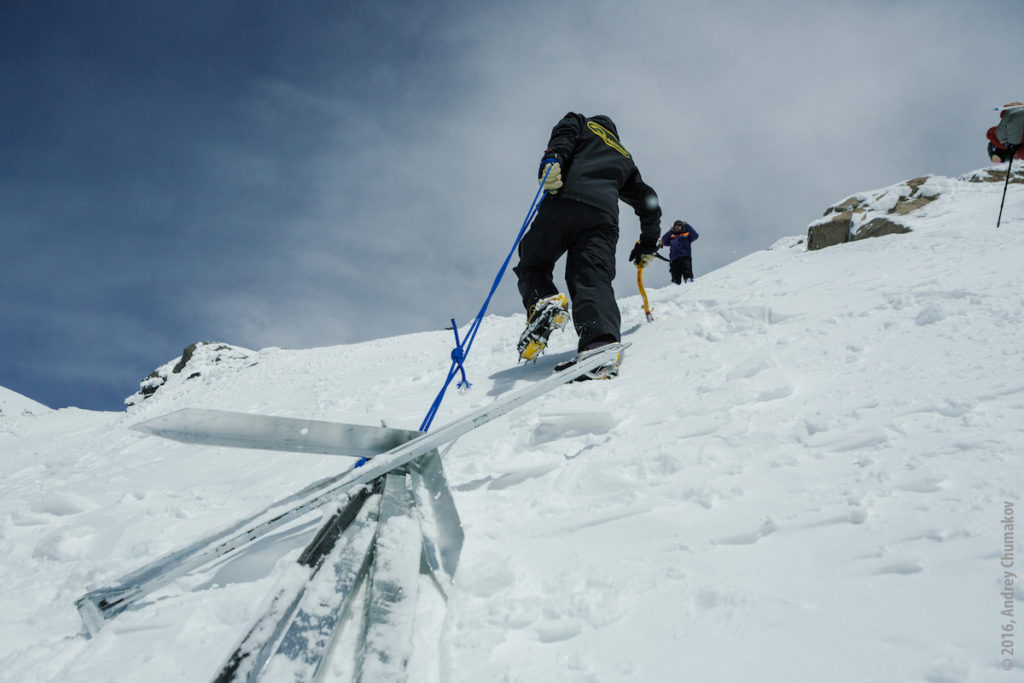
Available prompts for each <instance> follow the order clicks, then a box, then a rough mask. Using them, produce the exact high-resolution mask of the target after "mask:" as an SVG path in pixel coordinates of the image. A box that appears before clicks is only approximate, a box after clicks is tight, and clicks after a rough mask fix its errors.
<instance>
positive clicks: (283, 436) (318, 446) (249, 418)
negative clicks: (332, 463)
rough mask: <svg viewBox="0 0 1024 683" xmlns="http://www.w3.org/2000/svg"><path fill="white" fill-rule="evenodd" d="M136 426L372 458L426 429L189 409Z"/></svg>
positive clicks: (202, 439)
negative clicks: (383, 430)
mask: <svg viewBox="0 0 1024 683" xmlns="http://www.w3.org/2000/svg"><path fill="white" fill-rule="evenodd" d="M133 429H136V430H138V431H140V432H146V433H147V434H153V435H154V436H161V437H163V438H165V439H172V440H174V441H180V442H182V443H193V444H201V445H204V446H227V447H229V448H253V449H261V450H270V451H285V452H289V453H319V454H323V455H346V456H350V457H353V458H372V457H373V456H375V455H378V454H379V453H383V452H384V451H387V450H390V449H392V448H394V447H395V446H398V445H399V444H402V443H405V442H406V441H409V440H410V439H413V438H415V437H417V436H419V434H420V432H414V431H411V430H400V429H388V430H387V432H386V433H385V432H382V431H381V428H380V427H367V426H365V425H354V424H344V423H341V422H325V421H322V420H304V419H300V418H293V417H274V416H270V415H252V414H249V413H235V412H231V411H228V410H208V409H205V408H184V409H182V410H177V411H175V412H173V413H168V414H167V415H162V416H160V417H157V418H153V419H152V420H147V421H146V422H140V423H139V424H137V425H135V426H134V427H133Z"/></svg>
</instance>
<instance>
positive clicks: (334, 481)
mask: <svg viewBox="0 0 1024 683" xmlns="http://www.w3.org/2000/svg"><path fill="white" fill-rule="evenodd" d="M628 346H629V344H609V345H608V346H606V347H602V348H601V349H600V352H599V353H596V354H594V355H592V356H590V357H588V358H586V359H581V360H580V361H579V362H578V363H576V364H574V365H572V366H570V367H568V368H565V369H564V370H560V371H558V372H555V373H553V374H552V375H550V376H549V377H547V378H545V379H542V380H540V381H538V382H533V383H530V384H527V385H526V386H524V387H522V388H521V389H518V390H513V391H509V392H506V393H505V394H502V395H501V396H499V397H498V398H496V399H495V400H494V401H493V402H492V403H490V404H489V405H487V406H483V407H481V408H478V409H476V410H474V411H472V412H470V413H469V414H468V415H465V416H463V417H461V418H458V419H456V420H454V421H452V422H450V423H448V424H447V425H445V426H443V427H441V428H440V429H437V430H436V431H432V432H425V433H420V434H419V435H418V436H416V437H415V438H413V439H412V440H410V441H408V442H406V443H404V444H401V445H399V446H395V447H394V448H391V449H390V450H388V451H386V452H384V453H381V454H380V455H377V456H375V457H374V458H373V459H372V460H368V461H366V462H365V464H363V465H362V466H361V467H360V466H358V465H357V467H355V468H354V469H350V470H347V471H345V472H342V473H340V474H338V475H335V476H333V477H328V478H326V479H322V480H320V481H317V482H314V483H312V484H310V485H309V486H307V487H306V488H304V489H302V490H301V491H299V492H298V493H295V494H292V495H290V496H287V497H286V498H283V499H281V500H279V501H277V502H275V503H272V504H271V505H270V506H269V507H267V508H266V509H265V510H263V511H262V512H260V513H257V514H256V515H253V516H252V517H249V518H247V519H244V520H242V521H240V522H236V523H235V524H233V525H231V526H230V527H228V528H227V529H224V530H223V531H220V532H218V533H215V534H212V535H210V536H207V537H206V538H203V539H201V540H199V541H196V542H195V543H192V544H191V545H188V546H186V547H184V548H181V549H179V550H176V551H174V552H172V553H170V554H168V555H165V556H163V557H161V558H158V559H157V560H155V561H153V562H151V563H149V564H147V565H145V566H143V567H141V568H139V569H136V570H135V571H133V572H131V573H129V574H127V575H126V576H124V577H122V578H121V580H120V581H118V582H117V583H116V584H114V585H112V586H108V587H104V588H99V589H96V590H93V591H90V592H88V593H86V594H85V595H84V596H82V597H81V598H79V599H78V600H77V601H75V605H76V607H77V608H78V611H79V614H80V615H81V617H82V621H83V622H84V624H85V627H86V629H87V632H88V633H89V634H90V635H91V634H95V633H98V632H99V630H100V629H102V627H103V625H104V624H105V623H106V621H108V620H109V619H111V618H113V617H115V616H116V615H118V614H120V613H121V612H123V611H124V610H125V609H127V608H129V607H130V606H131V605H133V604H134V603H136V602H137V601H138V600H139V599H141V598H143V597H145V596H146V595H148V594H150V593H152V592H153V591H154V590H156V589H157V588H159V587H161V586H164V585H166V584H167V583H169V582H170V581H172V580H174V579H176V578H178V577H179V576H182V575H183V574H186V573H187V572H189V571H191V570H193V569H196V568H198V567H201V566H202V565H204V564H206V563H207V562H210V561H212V560H215V559H217V558H218V557H221V556H223V555H225V554H227V553H229V552H232V551H235V550H237V549H239V548H241V547H243V546H245V545H247V544H249V543H250V542H252V541H253V540H255V539H257V538H259V537H261V536H263V535H264V534H267V533H269V532H271V531H273V530H274V529H276V528H278V527H280V526H282V525H283V524H286V523H288V522H290V521H292V520H294V519H296V518H298V517H300V516H302V515H305V514H306V513H308V512H312V511H313V510H316V509H318V508H320V507H322V506H323V505H325V504H327V503H330V502H336V503H339V504H340V503H341V502H342V500H343V496H348V495H349V492H351V491H352V490H353V489H356V488H357V487H360V486H363V485H365V484H366V483H368V482H371V481H373V480H374V479H376V478H378V477H380V476H382V475H384V474H387V473H388V472H390V471H392V470H394V469H396V468H398V467H401V466H403V465H405V464H407V463H409V462H411V461H412V460H414V459H415V458H417V457H419V456H421V455H423V454H425V453H428V452H430V451H431V450H434V449H435V448H437V447H438V446H440V445H442V444H445V443H447V442H449V441H453V440H455V439H457V438H458V437H460V436H462V435H463V434H466V433H467V432H470V431H472V430H473V429H476V428H477V427H480V426H482V425H484V424H486V423H488V422H490V421H491V420H494V419H495V418H498V417H500V416H502V415H504V414H505V413H507V412H509V411H511V410H513V409H514V408H517V407H519V406H520V405H523V404H524V403H527V402H528V401H530V400H532V399H534V398H537V397H539V396H542V395H543V394H545V393H547V392H549V391H551V390H552V389H555V388H557V387H559V386H561V385H562V384H565V383H566V382H570V381H572V380H574V379H576V378H577V377H579V376H580V375H583V374H584V373H587V372H589V371H590V370H592V369H594V368H597V367H599V366H601V365H603V364H605V363H606V362H607V361H608V359H610V358H611V357H613V356H615V355H617V354H618V353H619V352H620V351H622V350H623V349H625V348H626V347H628ZM362 462H363V461H362V460H361V461H359V463H362Z"/></svg>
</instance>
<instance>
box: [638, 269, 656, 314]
mask: <svg viewBox="0 0 1024 683" xmlns="http://www.w3.org/2000/svg"><path fill="white" fill-rule="evenodd" d="M636 286H637V287H639V288H640V296H641V297H643V300H644V315H646V316H647V322H649V323H653V322H654V316H653V315H651V304H650V303H649V302H648V301H647V290H645V289H644V267H643V266H642V265H640V264H639V263H638V264H636Z"/></svg>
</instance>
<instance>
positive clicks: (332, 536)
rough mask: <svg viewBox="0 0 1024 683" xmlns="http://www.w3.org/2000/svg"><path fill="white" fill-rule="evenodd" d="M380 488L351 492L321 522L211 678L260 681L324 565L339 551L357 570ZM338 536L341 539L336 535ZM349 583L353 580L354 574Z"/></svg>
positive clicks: (366, 547)
mask: <svg viewBox="0 0 1024 683" xmlns="http://www.w3.org/2000/svg"><path fill="white" fill-rule="evenodd" d="M379 489H380V487H379V486H375V487H374V490H373V492H372V495H371V493H370V492H369V491H364V492H363V493H361V494H360V495H358V496H355V497H353V498H352V499H351V500H350V501H349V502H348V504H347V505H346V506H345V507H344V508H343V509H341V510H339V511H338V512H337V513H335V514H334V515H333V516H332V518H331V519H330V520H329V521H328V522H327V523H326V524H324V525H323V527H321V529H320V531H319V533H317V535H316V537H315V538H314V539H313V541H312V542H310V544H309V545H308V546H307V547H306V549H305V550H304V551H303V553H302V555H301V556H300V557H299V559H298V560H297V562H296V564H295V565H294V566H293V567H292V568H290V570H289V571H286V572H285V574H284V576H283V577H282V579H281V580H280V581H279V582H278V584H279V587H278V588H277V589H276V590H275V592H274V594H273V596H272V597H271V598H270V599H269V600H268V601H266V602H265V605H266V606H265V607H264V609H263V611H262V612H261V613H260V616H259V617H258V618H257V619H256V622H255V623H254V624H253V625H252V627H251V628H250V629H249V630H248V631H247V632H246V634H245V636H244V637H243V638H242V641H241V642H240V643H239V644H238V646H237V647H236V648H235V650H234V652H232V653H231V655H230V656H229V657H228V659H227V662H225V664H224V666H222V667H221V670H220V672H219V673H218V674H217V676H216V677H215V678H214V683H229V682H234V681H247V682H252V681H257V680H259V677H260V672H261V671H262V670H263V667H264V665H265V664H266V662H267V659H268V658H269V656H270V651H271V648H272V647H273V646H274V644H275V643H276V642H277V641H278V640H279V639H280V637H281V634H282V633H283V632H284V629H285V627H286V626H287V625H288V623H289V621H290V620H291V619H292V618H293V615H294V614H295V613H296V610H297V608H298V605H299V603H300V600H301V599H302V598H303V596H304V595H306V593H307V591H308V590H309V586H310V585H312V584H313V583H314V579H315V578H316V576H317V575H318V573H319V571H320V569H321V567H322V566H323V565H324V564H334V563H337V562H338V561H339V558H338V556H339V555H342V556H343V559H342V560H341V561H343V562H346V563H348V565H349V566H352V567H359V568H360V569H359V571H362V568H363V567H364V566H365V565H366V564H367V562H366V558H368V557H369V554H370V544H371V543H372V541H373V534H374V532H375V531H376V527H377V514H378V509H379V508H380V502H381V496H380V490H379ZM343 535H344V539H345V542H344V543H342V540H341V539H342V537H343ZM344 551H348V552H344ZM352 584H353V585H354V584H355V580H354V579H353V581H352ZM346 595H347V593H346Z"/></svg>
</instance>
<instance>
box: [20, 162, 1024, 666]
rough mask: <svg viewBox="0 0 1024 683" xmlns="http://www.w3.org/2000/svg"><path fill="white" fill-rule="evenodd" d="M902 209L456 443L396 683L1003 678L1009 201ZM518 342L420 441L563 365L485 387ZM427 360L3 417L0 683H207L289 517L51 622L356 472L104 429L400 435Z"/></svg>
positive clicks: (948, 197)
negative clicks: (443, 595)
mask: <svg viewBox="0 0 1024 683" xmlns="http://www.w3.org/2000/svg"><path fill="white" fill-rule="evenodd" d="M930 182H934V184H935V185H936V186H939V187H941V189H942V191H943V193H944V194H943V196H942V198H940V199H939V200H938V201H936V202H933V203H932V204H929V205H927V206H926V207H925V208H923V209H920V210H919V211H917V212H916V213H914V214H912V215H910V216H907V217H905V219H906V221H907V222H908V224H910V225H911V226H912V227H913V228H914V232H912V233H909V234H906V235H899V236H890V237H884V238H878V239H872V240H865V241H862V242H856V243H849V244H846V245H840V246H837V247H831V248H828V249H825V250H822V251H818V252H806V251H804V250H802V248H794V247H788V248H787V247H786V246H777V247H776V248H773V249H771V250H766V251H763V252H758V253H756V254H752V255H750V256H748V257H746V258H743V259H741V260H740V261H738V262H736V263H734V264H731V265H730V266H728V267H726V268H723V269H721V270H719V271H715V272H713V273H710V274H707V275H705V276H703V277H700V278H699V279H698V280H697V281H696V282H694V283H692V284H690V285H688V286H683V287H676V286H669V287H666V288H663V289H659V290H650V291H649V295H650V299H651V303H652V305H653V307H654V316H655V319H656V320H655V323H653V324H647V323H646V322H645V321H644V315H643V312H642V310H641V306H640V298H639V296H635V295H634V296H631V295H628V294H631V293H627V292H619V294H620V296H622V298H621V299H620V307H621V308H622V311H623V330H624V331H625V332H626V335H625V337H624V341H629V342H631V343H632V347H631V348H630V349H629V350H628V351H627V355H626V359H625V362H624V365H623V371H622V375H621V376H620V377H619V378H618V379H616V380H614V381H612V382H588V383H581V384H575V385H571V386H566V387H562V388H560V389H557V390H555V391H554V392H552V393H551V394H548V395H546V396H544V397H542V398H540V399H538V400H536V401H534V402H532V403H530V404H529V405H527V406H524V407H522V408H519V409H516V410H515V411H513V412H511V413H510V414H508V415H506V416H504V417H502V418H500V419H498V420H496V421H494V422H492V423H489V424H487V425H485V426H483V427H481V428H480V429H478V430H476V431H474V432H471V433H470V434H468V435H466V436H464V437H462V438H461V439H459V440H458V441H457V442H456V443H455V444H454V446H453V447H452V448H451V449H450V451H448V452H447V453H446V455H445V468H446V471H447V476H448V480H449V482H450V484H451V488H452V491H453V495H454V498H455V502H456V505H457V506H458V509H459V513H460V515H461V518H462V521H463V524H464V527H465V532H466V542H465V547H464V549H463V553H462V557H461V561H460V565H459V569H458V572H457V574H456V581H455V585H454V586H453V587H452V588H451V590H450V593H449V601H448V603H447V605H445V604H444V602H443V601H442V600H441V599H440V598H439V597H437V591H436V589H435V588H434V587H433V586H432V585H431V584H430V583H429V582H426V581H425V582H424V583H423V584H422V585H421V586H420V589H419V594H420V595H421V599H420V608H419V611H418V614H417V624H419V625H421V627H420V628H419V629H418V631H417V636H416V642H415V649H414V652H415V654H414V656H413V660H412V662H411V664H410V672H411V674H410V680H413V681H426V682H430V683H434V682H439V681H444V682H445V683H448V682H459V681H466V682H474V683H476V682H478V681H528V680H529V681H537V680H541V681H544V680H557V681H581V682H582V681H671V680H694V681H762V682H763V681H839V682H843V681H849V682H851V683H853V682H861V681H870V680H876V681H923V682H928V683H963V682H968V681H998V682H999V683H1002V682H1003V681H1009V680H1011V679H1012V678H1013V676H1014V675H1015V674H1016V672H1013V673H1004V672H1002V671H1000V670H999V661H1000V659H1001V657H1000V656H999V645H1000V638H999V634H1000V626H1001V624H1003V623H1005V621H1006V618H1005V617H1003V616H1001V615H1000V610H1001V609H1002V605H1003V599H1002V597H1001V596H1000V590H1002V589H1001V585H1002V584H1001V581H1002V577H1003V574H1002V572H1003V569H1002V567H1000V561H999V558H1000V555H1001V553H1002V541H1003V527H1002V525H1001V524H1000V519H1001V518H1002V516H1003V514H1004V502H1005V501H1009V502H1013V503H1019V501H1020V491H1021V483H1022V482H1024V465H1022V460H1021V456H1022V452H1024V354H1022V348H1021V345H1022V340H1024V337H1022V335H1021V330H1022V328H1024V271H1022V269H1021V266H1020V264H1021V263H1022V261H1024V258H1022V257H1024V193H1022V192H1020V191H1019V188H1017V187H1014V186H1011V191H1010V194H1009V195H1008V197H1007V203H1006V209H1005V213H1004V216H1005V217H1006V219H1005V220H1004V223H1003V226H1002V227H1001V228H1000V229H998V230H996V229H995V227H994V213H995V210H996V207H998V197H999V193H1000V192H1001V189H1002V188H1001V184H991V183H990V184H987V185H979V184H969V183H964V182H959V181H954V180H951V179H932V181H930ZM1014 190H1017V191H1016V192H1015V191H1014ZM990 214H992V215H991V216H990ZM990 218H991V219H992V220H989V219H990ZM623 223H624V226H626V227H629V226H630V219H629V218H628V217H627V216H624V217H623ZM627 232H628V230H627ZM523 322H524V319H523V316H521V315H518V316H511V317H507V318H505V317H498V316H490V317H488V318H487V319H485V320H484V322H483V324H482V326H481V328H480V332H479V335H478V338H477V340H476V342H475V344H474V347H473V349H472V352H471V354H470V356H469V360H468V363H467V371H468V373H469V377H470V380H471V381H472V382H473V383H474V387H473V389H472V390H471V391H469V392H467V393H458V392H457V391H455V390H454V388H453V389H452V390H450V391H449V393H448V396H447V398H446V399H445V402H444V404H443V405H442V407H441V410H440V411H439V414H438V415H437V418H436V419H435V421H434V425H435V426H439V425H442V424H445V423H446V422H448V421H450V420H452V419H455V418H457V417H459V416H460V415H463V414H465V413H467V412H469V411H470V410H472V409H474V408H476V407H478V406H481V405H485V404H487V403H489V402H490V401H491V400H492V399H493V396H494V395H496V394H499V393H502V392H504V391H507V390H509V389H511V388H513V387H515V386H517V385H518V384H519V383H520V382H528V381H533V380H535V379H536V378H538V377H541V376H545V375H546V374H547V372H549V371H550V368H551V366H553V365H554V363H555V362H557V361H558V360H561V359H562V358H564V357H568V356H569V355H571V353H572V351H573V349H574V346H575V335H574V334H573V333H572V332H571V331H566V332H563V333H560V334H557V335H556V336H555V337H553V339H552V346H551V348H550V349H549V352H548V354H547V355H546V356H544V357H543V358H542V359H541V360H540V361H539V362H538V363H537V364H536V365H534V366H523V367H512V366H513V364H514V358H515V348H514V344H515V340H516V339H517V337H518V334H519V331H520V329H521V327H522V325H523ZM451 346H452V343H451V338H450V332H443V331H438V332H425V333H421V334H415V335H408V336H403V337H396V338H391V339H382V340H377V341H373V342H367V343H363V344H357V345H351V346H342V347H333V348H324V349H310V350H304V351H285V350H281V349H263V350H261V351H256V352H251V356H248V357H246V358H245V359H244V361H240V362H238V363H236V364H234V365H230V364H226V365H223V366H211V367H209V368H203V372H202V373H201V375H200V376H199V377H197V378H194V379H192V380H186V379H184V378H180V377H179V378H175V380H174V381H173V382H169V383H168V384H167V385H166V386H165V387H162V388H161V389H159V390H158V391H157V393H156V395H155V396H154V397H153V398H152V399H150V400H147V401H144V402H142V403H141V404H139V405H136V406H133V407H131V408H129V409H128V410H127V411H126V412H124V413H93V412H89V411H82V410H77V409H65V410H58V411H48V410H46V409H45V408H42V407H40V406H38V404H35V405H34V406H33V405H31V404H25V403H24V402H21V403H18V402H17V400H16V398H17V397H16V395H15V397H14V398H12V397H10V396H9V395H8V394H10V393H11V392H7V394H2V395H0V399H4V400H5V401H8V403H6V404H4V405H12V406H14V405H17V409H16V410H7V411H5V412H0V448H2V449H3V453H4V457H3V458H2V460H0V467H2V470H0V472H2V477H0V585H2V586H3V588H2V590H3V593H2V595H0V597H2V600H3V604H4V606H5V610H4V611H3V614H2V615H0V679H2V680H11V681H54V680H60V681H107V680H109V681H136V680H145V681H180V680H204V679H209V678H210V677H211V676H212V675H213V673H214V672H215V671H216V670H217V669H218V668H219V666H220V665H221V664H222V662H223V660H224V658H225V657H226V656H227V655H228V654H229V653H230V651H231V649H232V648H233V647H234V645H235V644H236V643H237V641H238V639H240V638H241V636H242V635H243V633H244V631H245V629H246V628H247V627H248V626H249V624H250V623H251V621H252V619H253V618H254V617H255V615H256V613H257V611H258V609H259V607H260V605H261V603H262V601H263V600H264V599H265V598H266V597H267V596H268V594H269V592H270V590H271V588H272V587H273V586H274V584H275V581H276V580H278V579H279V578H280V577H281V575H282V572H284V570H285V568H286V567H288V565H289V563H292V562H294V560H295V558H296V557H297V556H298V553H299V552H300V551H301V548H302V547H303V546H304V545H305V543H306V542H308V540H309V539H310V537H311V535H312V534H313V533H314V532H315V530H316V528H317V527H318V524H319V518H318V517H317V516H316V515H311V516H307V517H305V518H303V519H301V520H299V521H296V522H295V523H293V524H291V525H289V526H288V527H287V528H285V529H283V530H281V531H279V532H277V533H275V534H271V535H270V536H268V537H266V538H264V539H261V541H260V542H259V543H257V544H255V545H254V546H253V548H251V549H250V550H248V551H246V552H245V553H243V554H241V555H239V556H237V557H234V558H232V559H230V560H228V561H225V562H222V563H218V564H216V565H214V566H212V567H209V568H206V569H205V570H203V571H201V572H197V573H194V574H190V575H188V576H186V577H184V578H182V579H180V580H179V581H177V582H175V583H174V584H172V585H171V586H168V587H167V588H166V589H164V590H162V591H160V592H158V593H157V594H156V595H154V596H151V597H150V598H147V599H146V600H145V601H143V604H142V605H141V606H140V608H139V609H133V610H129V611H128V612H126V613H124V614H122V615H120V616H119V617H117V618H116V619H115V620H113V621H112V622H111V623H110V624H109V625H108V626H107V627H106V628H105V629H104V631H102V632H101V633H100V634H99V635H98V636H97V637H95V638H93V639H91V640H89V639H86V638H85V637H84V636H83V631H82V627H81V625H80V622H79V618H78V615H77V613H76V611H75V608H74V605H73V603H74V600H75V599H76V598H78V597H79V596H80V595H81V594H82V593H84V592H85V591H86V590H87V589H89V588H93V587H97V586H100V585H105V584H107V583H109V582H111V581H113V580H115V579H116V578H117V577H119V576H121V575H122V574H124V573H126V572H127V571H129V570H132V569H134V568H136V567H138V566H140V565H142V564H144V563H145V562H148V561H151V560H152V559H155V558H156V557H158V556H160V555H162V554H164V553H166V552H169V551H171V550H173V549H175V548H177V547H179V546H181V545H183V544H186V543H188V542H191V541H193V540H195V539H196V538H198V537H200V536H202V535H205V534H208V533H211V532H213V531H217V530H219V529H221V528H223V527H225V526H227V525H228V524H229V523H231V522H232V521H234V520H237V519H240V518H242V517H243V516H245V515H247V514H251V513H253V512H255V511H258V510H260V509H262V507H264V506H265V505H267V504H268V503H270V502H272V501H274V500H276V499H278V498H281V497H283V496H285V495H287V494H289V493H292V492H293V491H295V490H297V489H299V488H301V487H302V486H304V485H306V484H308V483H309V482H311V481H314V480H316V479H319V478H322V477H324V476H328V475H333V474H336V473H337V472H339V471H342V470H343V469H346V468H347V467H348V466H350V464H351V461H350V460H347V459H345V458H334V457H330V456H317V455H295V454H286V453H274V452H267V451H249V450H237V449H228V448H213V447H198V446H189V445H183V444H178V443H173V442H169V441H165V440H162V439H159V438H156V437H151V436H147V435H145V434H142V433H139V432H135V431H132V430H131V429H130V427H131V426H132V425H133V424H136V423H138V422H141V421H144V420H146V419H149V418H152V417H156V416H159V415H163V414H165V413H168V412H171V411H173V410H177V409H179V408H183V407H201V408H216V409H223V410H235V411H242V412H250V413H263V414H270V415H281V416H292V417H304V418H310V419H320V420H337V421H343V422H353V423H359V424H369V425H380V424H382V423H383V424H385V425H386V426H388V427H396V428H405V429H415V428H416V427H417V426H418V425H419V423H420V421H421V420H422V418H423V415H424V414H425V412H426V410H427V408H428V407H429V405H430V402H431V401H432V400H433V397H434V395H435V394H436V392H437V390H438V389H439V388H440V383H441V381H442V380H443V378H444V376H445V374H446V373H447V370H448V365H449V352H450V350H451ZM5 391H6V390H5ZM0 407H2V406H0ZM1018 566H1020V563H1018ZM1017 586H1018V587H1017V588H1016V592H1015V593H1014V599H1015V605H1016V606H1017V607H1020V605H1021V601H1022V599H1024V589H1022V588H1021V587H1020V586H1021V584H1019V583H1018V584H1017ZM1018 640H1019V639H1018ZM350 647H351V636H350V635H345V634H342V636H341V637H340V640H339V645H338V647H336V648H335V652H334V660H333V662H332V663H331V664H330V666H329V667H328V671H327V674H326V679H327V680H346V677H348V676H350V675H351V662H350V657H351V649H350ZM1018 647H1019V648H1024V643H1020V642H1018ZM346 657H348V659H347V658H346ZM1017 663H1018V665H1019V666H1024V658H1022V657H1020V656H1019V655H1018V657H1017Z"/></svg>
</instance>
